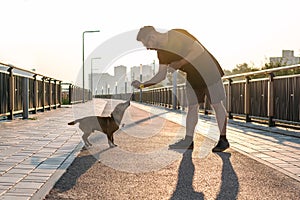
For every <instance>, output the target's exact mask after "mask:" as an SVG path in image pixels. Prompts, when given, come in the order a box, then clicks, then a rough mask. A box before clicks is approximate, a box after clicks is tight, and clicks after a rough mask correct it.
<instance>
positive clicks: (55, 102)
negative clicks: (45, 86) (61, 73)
mask: <svg viewBox="0 0 300 200" xmlns="http://www.w3.org/2000/svg"><path fill="white" fill-rule="evenodd" d="M53 87H54V109H56V104H57V101H56V100H57V84H56V80H54V85H53Z"/></svg>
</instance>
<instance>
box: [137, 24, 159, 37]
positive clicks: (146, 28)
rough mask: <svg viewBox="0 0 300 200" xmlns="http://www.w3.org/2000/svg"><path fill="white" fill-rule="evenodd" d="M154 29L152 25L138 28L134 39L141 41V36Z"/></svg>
mask: <svg viewBox="0 0 300 200" xmlns="http://www.w3.org/2000/svg"><path fill="white" fill-rule="evenodd" d="M153 31H155V28H154V27H153V26H144V27H142V28H140V30H139V32H138V34H137V36H136V40H137V41H141V39H142V38H145V37H146V36H147V35H148V34H149V33H151V32H153Z"/></svg>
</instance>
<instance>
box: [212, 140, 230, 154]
mask: <svg viewBox="0 0 300 200" xmlns="http://www.w3.org/2000/svg"><path fill="white" fill-rule="evenodd" d="M228 148H229V142H228V140H227V139H226V138H220V140H219V142H218V144H217V145H216V146H215V147H214V148H213V149H212V151H213V152H222V151H224V150H226V149H228Z"/></svg>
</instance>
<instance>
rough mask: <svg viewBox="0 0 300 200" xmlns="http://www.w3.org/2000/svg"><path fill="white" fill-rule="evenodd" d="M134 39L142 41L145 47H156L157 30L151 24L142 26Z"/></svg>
mask: <svg viewBox="0 0 300 200" xmlns="http://www.w3.org/2000/svg"><path fill="white" fill-rule="evenodd" d="M136 40H137V41H140V42H142V43H143V45H144V46H145V47H146V48H147V49H156V47H157V43H158V40H157V31H156V30H155V29H154V27H153V26H144V27H142V28H140V30H139V32H138V34H137V37H136Z"/></svg>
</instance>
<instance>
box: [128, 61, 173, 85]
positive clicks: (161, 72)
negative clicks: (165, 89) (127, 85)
mask: <svg viewBox="0 0 300 200" xmlns="http://www.w3.org/2000/svg"><path fill="white" fill-rule="evenodd" d="M167 68H168V65H165V64H159V69H158V72H157V73H156V74H155V75H154V76H153V77H152V78H151V79H150V80H148V81H145V82H144V83H141V82H139V81H137V80H135V81H133V82H132V83H131V85H132V86H133V87H135V88H138V89H140V87H149V86H152V85H155V84H157V83H160V82H161V81H163V80H164V79H165V78H166V76H167Z"/></svg>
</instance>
